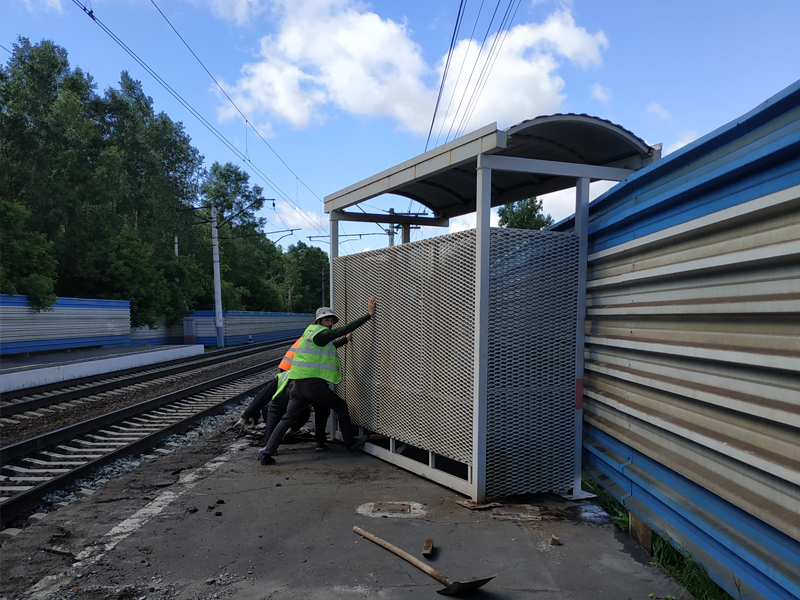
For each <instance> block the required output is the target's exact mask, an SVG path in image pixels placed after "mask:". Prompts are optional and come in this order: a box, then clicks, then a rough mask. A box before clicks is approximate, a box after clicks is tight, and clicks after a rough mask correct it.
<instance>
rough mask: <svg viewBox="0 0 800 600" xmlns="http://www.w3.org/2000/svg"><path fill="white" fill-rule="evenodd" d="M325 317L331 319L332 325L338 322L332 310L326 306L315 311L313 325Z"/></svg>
mask: <svg viewBox="0 0 800 600" xmlns="http://www.w3.org/2000/svg"><path fill="white" fill-rule="evenodd" d="M325 317H333V319H334V321H333V324H334V325H335V324H336V323H338V322H339V317H337V316H336V313H335V312H333V309H332V308H328V307H327V306H323V307H322V308H318V309H317V317H316V319H314V323H316V322H317V321H319V320H320V319H324V318H325Z"/></svg>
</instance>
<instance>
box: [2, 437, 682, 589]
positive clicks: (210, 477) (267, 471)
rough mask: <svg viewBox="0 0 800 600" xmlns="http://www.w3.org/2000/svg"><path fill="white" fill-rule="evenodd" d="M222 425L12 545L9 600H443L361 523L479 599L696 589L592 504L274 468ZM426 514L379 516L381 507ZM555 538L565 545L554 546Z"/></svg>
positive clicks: (304, 452) (375, 468) (399, 473)
mask: <svg viewBox="0 0 800 600" xmlns="http://www.w3.org/2000/svg"><path fill="white" fill-rule="evenodd" d="M256 452H257V448H256V447H255V446H254V445H251V444H250V443H248V441H247V440H246V439H235V438H233V437H232V435H231V434H230V433H226V432H224V431H223V430H222V429H220V430H217V431H216V432H214V433H212V434H210V435H205V436H202V437H201V438H200V440H199V441H198V442H197V443H195V444H194V445H192V446H190V447H187V448H182V449H179V450H176V451H175V452H173V453H171V454H167V455H164V456H161V457H159V458H157V459H153V460H149V461H147V462H145V463H143V464H142V465H141V466H140V467H138V468H136V469H134V470H132V471H130V472H129V473H127V474H125V475H123V476H121V477H119V478H116V479H112V480H110V481H109V482H108V483H106V484H105V485H104V486H103V487H102V488H101V489H100V490H98V491H96V492H95V493H94V494H92V495H89V496H87V497H86V498H85V499H83V500H81V501H80V502H76V503H74V504H70V505H68V506H65V507H62V508H59V509H58V510H56V511H54V512H52V513H50V514H48V515H47V516H46V517H45V518H43V519H42V520H41V521H39V522H37V523H34V524H32V525H30V526H28V527H26V528H25V529H23V530H22V531H21V532H20V533H19V534H18V535H17V536H16V537H14V538H12V539H9V540H8V541H6V542H5V544H4V546H3V547H2V548H0V565H1V566H2V582H0V598H4V599H8V600H11V599H17V598H20V599H22V598H27V599H40V600H51V599H52V600H61V599H64V600H66V599H70V600H72V599H81V600H84V599H91V600H128V599H132V600H165V599H168V598H169V599H179V600H214V599H221V598H236V599H240V598H241V599H244V600H266V599H271V600H278V599H288V598H308V599H323V598H325V599H327V598H390V599H396V598H403V599H408V598H438V597H440V596H438V595H437V594H436V590H438V589H440V588H441V587H442V586H441V584H439V583H438V582H436V581H435V580H434V579H432V578H431V577H430V576H428V575H426V574H425V573H423V572H422V571H420V570H418V569H417V568H416V567H413V566H412V565H410V564H408V563H406V562H404V561H403V560H401V559H400V558H398V557H396V556H395V555H393V554H391V553H389V552H387V551H386V550H384V549H383V548H380V547H378V546H376V545H374V544H372V543H371V542H369V541H368V540H366V539H364V538H361V537H360V536H358V535H356V534H355V533H354V532H353V530H352V528H353V526H354V525H358V526H359V527H362V528H363V529H365V530H367V531H370V532H372V533H374V534H376V535H378V536H380V537H382V538H384V539H386V540H389V541H391V542H392V543H394V544H396V545H398V546H400V547H401V548H403V549H405V550H407V551H408V552H410V553H412V554H414V555H415V556H417V557H418V558H422V555H421V550H422V546H423V543H424V541H425V539H427V538H432V539H434V540H435V546H436V548H437V550H436V552H435V554H434V555H433V557H431V559H425V560H426V561H427V560H429V561H430V564H431V566H433V567H434V568H436V569H438V570H440V571H442V572H443V573H445V574H447V575H448V576H450V577H451V578H453V579H457V580H461V581H464V580H469V579H472V578H475V577H485V576H488V575H489V574H494V573H497V577H496V578H495V579H494V580H492V581H491V582H489V583H488V584H487V585H486V586H484V587H483V588H482V589H481V590H480V591H479V592H478V593H477V594H476V595H475V596H474V597H476V598H492V599H496V600H500V599H512V598H514V599H516V598H520V599H527V598H536V599H545V600H551V599H553V600H554V599H561V598H571V599H587V600H588V599H590V598H591V599H592V600H596V599H598V598H601V599H602V598H609V599H613V600H619V599H624V598H637V599H645V598H648V597H652V596H650V595H651V594H653V596H655V597H666V596H668V595H672V596H674V597H676V598H681V597H683V598H688V595H686V594H685V593H684V592H683V590H682V589H681V588H680V586H678V585H677V584H676V583H674V582H673V581H672V580H671V579H670V578H669V577H668V576H666V575H665V574H664V573H663V572H662V571H661V570H660V569H659V568H657V567H654V566H652V565H650V564H648V561H649V557H648V556H647V554H646V553H645V552H644V551H643V550H642V549H641V548H639V547H638V546H637V545H636V544H635V543H634V542H633V541H632V540H630V539H629V538H627V537H626V536H624V535H622V534H621V533H620V532H619V531H618V530H616V529H615V527H614V526H613V525H612V524H610V523H609V522H608V519H607V518H604V517H603V513H602V512H600V511H598V510H597V508H596V507H595V506H594V505H593V504H592V503H591V502H589V503H586V502H584V503H574V502H567V501H564V500H561V499H558V498H557V497H551V496H540V497H535V498H525V499H517V500H516V501H515V502H514V503H508V504H506V506H505V507H502V508H501V509H495V512H491V511H471V510H467V509H465V508H463V507H462V506H460V505H458V504H457V503H456V501H458V500H462V499H463V498H462V497H461V496H459V495H458V494H456V493H454V492H452V491H450V490H448V489H446V488H443V487H441V486H439V485H436V484H434V483H432V482H430V481H427V480H425V479H423V478H420V477H417V476H414V475H412V474H410V473H408V472H406V471H403V470H401V469H398V468H396V467H394V466H392V465H389V464H387V463H384V462H382V461H380V460H378V459H376V458H374V457H371V456H368V455H366V454H363V453H357V454H350V453H349V452H347V451H346V449H345V448H344V447H343V446H341V445H339V444H332V445H331V450H330V451H329V452H326V453H322V452H315V451H314V448H313V443H311V442H307V443H300V444H292V445H285V446H283V447H282V448H281V452H280V454H279V455H278V456H277V463H276V464H275V465H272V466H269V467H264V466H261V465H259V464H258V461H257V459H256ZM396 502H403V503H413V504H414V506H419V507H421V508H420V514H417V515H416V516H415V517H411V516H409V517H408V518H391V517H392V516H393V515H390V516H389V517H387V516H386V515H385V513H384V514H383V515H382V514H377V513H376V514H372V513H371V512H370V511H369V510H366V511H365V509H364V507H365V506H367V507H369V506H373V507H374V506H376V504H375V503H382V504H384V505H388V504H390V503H396ZM553 535H555V536H556V537H557V538H558V539H559V541H560V542H561V544H560V545H551V538H552V536H553Z"/></svg>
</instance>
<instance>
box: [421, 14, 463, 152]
mask: <svg viewBox="0 0 800 600" xmlns="http://www.w3.org/2000/svg"><path fill="white" fill-rule="evenodd" d="M465 3H466V0H461V4H459V5H458V14H457V15H456V24H455V27H453V36H452V37H451V38H450V48H449V49H448V50H447V60H446V61H445V63H444V70H443V72H442V82H441V84H440V85H439V95H438V96H437V97H436V106H435V107H434V108H433V117H432V118H431V126H430V129H429V130H428V139H427V140H425V151H426V152H427V151H428V143H430V141H431V133H432V132H433V124H434V123H435V122H436V112H437V111H438V110H439V102H440V101H441V99H442V91H443V90H444V82H445V80H446V79H447V71H448V70H449V69H450V58H451V57H452V56H453V48H455V45H456V39H458V31H459V29H461V21H462V19H463V18H464V5H465Z"/></svg>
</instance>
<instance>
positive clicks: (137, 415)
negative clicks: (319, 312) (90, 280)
mask: <svg viewBox="0 0 800 600" xmlns="http://www.w3.org/2000/svg"><path fill="white" fill-rule="evenodd" d="M279 362H280V359H279V358H276V359H273V360H270V361H267V362H264V363H261V364H258V365H255V366H251V367H248V368H246V369H242V370H240V371H237V372H234V373H231V374H228V375H224V376H222V377H217V378H215V379H212V380H209V381H206V382H203V383H200V384H197V385H194V386H191V387H189V388H186V389H182V390H178V391H176V392H172V393H169V394H165V395H163V396H159V397H157V398H153V399H150V400H147V401H145V402H141V403H139V404H136V405H133V406H128V407H126V408H123V409H120V410H117V411H114V412H111V413H108V414H104V415H101V416H98V417H95V418H92V419H89V420H86V421H82V422H80V423H76V424H74V425H70V426H68V427H64V428H61V429H58V430H57V431H52V432H49V433H46V434H44V435H40V436H37V437H35V438H31V439H28V440H25V441H22V442H19V443H16V444H13V445H10V446H6V447H4V448H0V465H2V467H0V525H3V526H5V524H6V523H9V522H11V521H12V520H14V519H16V518H18V517H20V516H23V515H24V514H25V513H27V512H30V511H31V510H33V509H35V508H36V507H37V506H39V504H40V503H41V501H42V499H43V497H44V496H45V495H46V494H49V493H52V492H54V491H57V490H59V489H63V488H65V487H68V486H70V485H71V484H73V483H74V482H75V481H76V480H77V479H80V478H82V477H84V476H86V475H88V474H89V473H91V472H92V471H94V470H95V469H97V468H98V467H101V466H103V465H105V464H108V463H110V462H113V461H115V460H117V459H118V458H121V457H124V456H128V455H130V454H135V453H139V452H142V451H144V450H147V449H150V448H153V447H155V446H157V445H158V443H159V442H161V441H162V440H163V439H164V438H166V437H168V436H170V435H172V434H174V433H178V432H180V431H183V430H185V429H187V428H189V427H190V426H191V425H192V424H193V423H195V422H196V421H197V420H198V419H201V418H202V417H205V416H208V415H211V414H214V413H217V412H220V411H221V410H222V409H223V408H224V407H225V405H227V404H230V403H233V402H238V401H240V400H242V399H244V398H245V397H247V396H249V395H251V394H253V393H255V392H256V391H258V390H259V389H260V388H261V387H263V386H264V385H266V383H267V382H268V381H269V380H270V379H271V378H272V377H273V376H274V372H273V370H272V369H274V368H275V367H277V365H278V363H279Z"/></svg>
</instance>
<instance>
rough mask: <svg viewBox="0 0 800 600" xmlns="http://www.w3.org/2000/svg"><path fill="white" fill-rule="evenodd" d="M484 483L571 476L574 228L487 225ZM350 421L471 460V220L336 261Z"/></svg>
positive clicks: (546, 485) (509, 485)
mask: <svg viewBox="0 0 800 600" xmlns="http://www.w3.org/2000/svg"><path fill="white" fill-rule="evenodd" d="M490 239H491V252H490V268H489V273H490V292H489V296H490V301H489V339H488V344H489V364H488V407H487V424H486V427H487V474H486V477H487V494H489V495H493V496H504V495H510V494H515V493H524V492H533V491H544V490H553V489H558V488H566V487H569V486H570V485H571V465H572V439H573V438H572V435H573V434H572V432H573V416H574V393H575V392H574V389H575V388H574V386H575V376H574V364H575V308H576V302H577V238H575V237H574V236H573V235H571V234H565V233H550V232H534V231H523V230H505V229H492V231H491V236H490ZM333 270H334V291H335V298H336V304H335V309H336V312H337V314H339V316H340V317H341V318H342V320H343V321H344V322H347V321H351V320H354V319H356V318H358V317H360V316H361V315H363V314H364V313H365V311H366V303H367V299H368V298H369V297H370V296H371V295H376V296H377V297H378V311H377V314H376V318H375V319H373V320H371V321H370V322H368V323H367V325H365V326H363V327H362V328H360V329H358V330H357V331H356V332H355V334H354V337H353V341H352V343H351V344H348V345H346V346H344V347H343V348H342V349H341V350H340V357H341V358H342V363H343V367H344V379H343V382H342V383H341V384H340V385H339V386H338V392H339V394H340V395H341V396H342V398H344V399H345V400H346V401H347V403H348V405H349V408H350V413H351V417H352V420H353V422H354V423H356V424H357V425H360V426H362V427H364V428H366V429H369V430H371V431H374V432H377V433H380V434H383V435H387V436H389V437H392V438H395V439H397V440H399V441H402V442H406V443H408V444H412V445H414V446H417V447H419V448H423V449H424V450H428V451H431V452H434V453H436V454H439V455H441V456H446V457H448V458H451V459H453V460H457V461H459V462H461V463H464V464H467V465H472V426H473V409H472V406H473V396H474V383H473V378H474V373H475V368H476V365H475V359H474V348H475V321H474V306H475V230H470V231H464V232H460V233H456V234H451V235H447V236H442V237H438V238H433V239H428V240H423V241H420V242H414V243H411V244H403V245H401V246H394V247H392V248H385V249H382V250H376V251H372V252H364V253H359V254H353V255H350V256H345V257H340V258H337V259H335V260H334V263H333Z"/></svg>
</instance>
